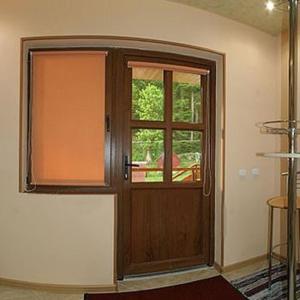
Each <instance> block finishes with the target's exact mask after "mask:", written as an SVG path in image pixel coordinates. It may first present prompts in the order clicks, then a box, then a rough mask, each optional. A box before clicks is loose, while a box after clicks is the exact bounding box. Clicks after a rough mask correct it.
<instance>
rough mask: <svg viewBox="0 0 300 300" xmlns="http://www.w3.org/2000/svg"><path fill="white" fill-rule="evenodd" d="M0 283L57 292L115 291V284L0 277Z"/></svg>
mask: <svg viewBox="0 0 300 300" xmlns="http://www.w3.org/2000/svg"><path fill="white" fill-rule="evenodd" d="M0 285H4V286H9V287H17V288H23V289H31V290H39V291H47V292H53V293H59V294H83V293H111V292H116V290H117V286H116V284H112V285H68V284H49V283H36V282H28V281H22V280H15V279H6V278H0Z"/></svg>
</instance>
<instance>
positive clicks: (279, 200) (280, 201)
mask: <svg viewBox="0 0 300 300" xmlns="http://www.w3.org/2000/svg"><path fill="white" fill-rule="evenodd" d="M267 204H268V205H269V206H270V207H273V208H281V209H287V208H288V199H287V197H286V196H277V197H273V198H271V199H269V200H268V201H267ZM297 209H300V196H299V197H297Z"/></svg>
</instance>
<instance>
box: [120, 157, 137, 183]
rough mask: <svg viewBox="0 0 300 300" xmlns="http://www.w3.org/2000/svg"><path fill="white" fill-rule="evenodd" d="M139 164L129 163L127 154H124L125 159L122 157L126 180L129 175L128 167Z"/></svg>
mask: <svg viewBox="0 0 300 300" xmlns="http://www.w3.org/2000/svg"><path fill="white" fill-rule="evenodd" d="M139 166H140V165H138V164H132V163H129V159H128V155H125V159H124V179H125V180H128V177H129V168H131V167H139Z"/></svg>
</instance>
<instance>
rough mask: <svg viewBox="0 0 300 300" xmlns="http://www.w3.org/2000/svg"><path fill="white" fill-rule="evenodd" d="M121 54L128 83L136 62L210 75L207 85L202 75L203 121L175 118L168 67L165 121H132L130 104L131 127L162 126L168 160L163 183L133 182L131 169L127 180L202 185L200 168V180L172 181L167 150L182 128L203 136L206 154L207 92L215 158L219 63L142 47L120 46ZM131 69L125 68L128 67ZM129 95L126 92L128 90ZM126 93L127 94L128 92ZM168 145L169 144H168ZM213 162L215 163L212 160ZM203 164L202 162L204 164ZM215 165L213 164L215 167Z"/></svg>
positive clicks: (138, 185)
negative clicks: (174, 119) (176, 131)
mask: <svg viewBox="0 0 300 300" xmlns="http://www.w3.org/2000/svg"><path fill="white" fill-rule="evenodd" d="M121 53H123V60H124V62H123V66H124V67H125V70H124V71H123V72H125V77H126V79H125V81H126V83H125V84H127V85H130V86H131V85H132V68H131V67H128V64H130V63H132V62H133V63H134V62H140V63H156V64H162V65H164V64H169V65H174V66H175V67H176V66H179V67H191V68H195V69H203V70H205V71H208V72H209V74H210V84H209V85H208V82H207V77H206V76H205V75H200V76H201V86H205V88H204V89H203V91H204V93H203V95H202V99H203V103H202V105H203V119H202V122H200V123H188V122H178V121H173V120H172V115H173V95H172V91H173V87H172V86H173V76H172V75H173V72H172V71H169V70H164V72H163V84H164V120H163V121H150V120H133V119H132V110H131V109H132V103H131V104H130V107H131V109H130V120H129V122H130V124H129V126H130V127H131V128H132V129H148V128H149V129H162V130H164V138H165V142H164V152H165V158H168V159H165V160H164V169H163V173H164V179H163V181H162V182H132V179H131V172H130V175H129V179H128V181H130V184H134V185H135V188H136V189H138V188H141V189H143V188H146V187H147V186H151V187H152V188H153V187H157V188H176V187H177V188H181V187H184V188H197V187H199V185H202V184H203V178H204V168H203V167H201V169H200V170H201V171H200V172H201V180H200V181H197V182H194V181H189V182H181V181H172V155H171V153H168V155H167V149H169V152H172V137H173V134H172V133H173V131H174V130H183V131H198V132H200V133H201V135H202V141H201V142H202V156H203V157H204V156H205V155H206V145H205V139H206V130H205V129H206V125H205V124H206V122H207V107H206V104H205V99H206V96H207V94H205V92H207V93H208V94H209V95H210V97H211V100H212V101H211V103H210V112H209V113H210V114H211V115H210V118H211V120H210V127H211V128H210V130H211V137H212V138H213V149H212V151H211V153H210V155H211V157H214V155H215V154H214V152H215V125H214V124H215V84H216V82H215V80H216V64H215V62H214V61H210V60H206V59H200V58H194V57H189V56H181V55H178V54H171V53H164V52H156V51H143V50H135V49H121ZM127 68H128V69H129V70H127V71H126V69H127ZM127 93H128V94H129V98H130V99H131V101H132V95H131V90H129V91H127ZM125 94H126V92H125ZM125 94H124V95H125ZM167 145H169V147H167ZM129 156H130V157H132V149H131V146H130V153H129ZM212 164H213V165H214V162H212ZM201 165H202V163H201ZM213 168H214V166H213Z"/></svg>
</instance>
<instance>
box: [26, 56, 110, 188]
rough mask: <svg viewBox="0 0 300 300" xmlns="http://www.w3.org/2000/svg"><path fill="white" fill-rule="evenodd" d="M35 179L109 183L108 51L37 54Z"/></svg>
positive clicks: (59, 182) (55, 182)
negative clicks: (107, 165) (107, 121)
mask: <svg viewBox="0 0 300 300" xmlns="http://www.w3.org/2000/svg"><path fill="white" fill-rule="evenodd" d="M32 68H33V76H32V136H31V141H32V142H31V144H32V145H31V147H32V149H31V151H32V159H31V160H32V166H31V169H32V170H31V171H32V178H31V179H32V182H31V183H32V184H42V185H88V186H99V185H105V182H104V166H105V159H104V157H105V153H104V151H105V128H104V124H105V121H104V115H105V53H103V52H98V51H45V52H43V51H39V52H34V53H33V65H32Z"/></svg>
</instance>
